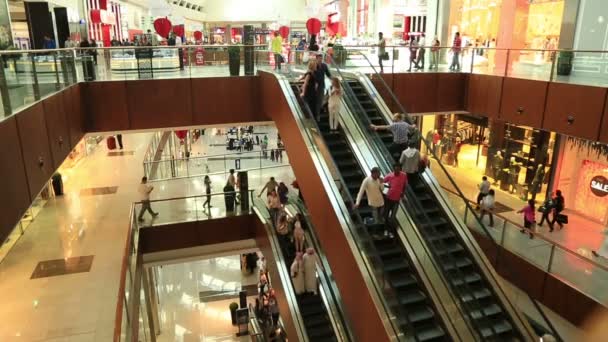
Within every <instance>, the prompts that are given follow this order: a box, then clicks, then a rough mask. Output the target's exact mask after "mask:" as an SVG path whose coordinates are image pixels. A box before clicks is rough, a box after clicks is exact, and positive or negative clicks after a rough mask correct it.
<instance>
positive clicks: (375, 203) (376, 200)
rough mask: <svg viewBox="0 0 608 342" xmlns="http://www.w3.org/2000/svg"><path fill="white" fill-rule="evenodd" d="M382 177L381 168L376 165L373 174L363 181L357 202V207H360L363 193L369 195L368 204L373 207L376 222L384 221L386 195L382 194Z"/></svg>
mask: <svg viewBox="0 0 608 342" xmlns="http://www.w3.org/2000/svg"><path fill="white" fill-rule="evenodd" d="M382 186H383V185H382V179H381V178H380V169H379V168H377V167H374V168H373V169H372V172H371V175H370V176H368V177H365V179H364V180H363V182H361V188H360V189H359V194H358V195H357V201H356V202H355V209H356V208H359V205H360V204H361V200H362V199H363V194H366V195H367V204H368V205H369V206H370V207H371V208H372V216H373V218H374V223H382V217H383V216H382V208H383V207H384V196H383V195H382Z"/></svg>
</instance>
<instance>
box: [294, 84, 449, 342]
mask: <svg viewBox="0 0 608 342" xmlns="http://www.w3.org/2000/svg"><path fill="white" fill-rule="evenodd" d="M299 86H300V85H299V84H298V83H292V84H291V87H292V91H293V92H294V94H296V96H297V95H298V94H299V93H300V92H299ZM300 104H301V105H302V106H304V107H305V105H304V104H303V103H300ZM305 112H307V111H305ZM317 128H318V131H319V134H320V135H321V136H322V137H323V139H324V141H325V144H326V146H327V149H328V151H329V153H330V155H331V157H332V158H333V161H334V163H335V166H336V168H337V170H338V172H339V174H340V176H341V182H342V184H343V185H342V186H343V188H342V195H343V198H342V199H343V201H344V202H345V205H346V207H347V208H349V213H350V216H351V219H352V221H353V222H354V224H355V226H356V228H355V229H357V230H358V233H359V234H358V235H359V236H364V237H366V240H367V241H361V242H362V244H363V245H367V246H369V247H370V248H369V251H367V252H368V253H370V254H375V256H376V257H377V258H378V259H379V260H380V264H381V268H382V269H381V272H382V273H383V277H384V279H385V285H387V286H385V289H384V291H385V292H386V293H385V296H386V298H387V303H388V305H389V306H390V309H391V311H392V312H393V313H394V314H395V315H396V316H397V322H398V325H399V329H400V330H401V331H402V332H407V333H408V334H409V336H411V338H412V339H414V340H416V341H446V340H450V339H451V337H450V336H449V334H447V332H446V329H445V327H444V324H443V322H442V319H441V318H440V316H439V315H438V313H437V310H436V307H435V306H434V303H433V301H432V300H431V298H430V297H429V294H428V292H427V290H426V288H425V286H424V285H423V284H422V282H421V280H420V278H419V275H418V274H417V271H416V269H415V268H414V267H412V260H411V259H410V258H409V255H408V253H407V251H406V249H405V248H404V246H403V245H402V244H401V243H399V242H398V240H396V239H385V238H378V236H379V235H380V233H381V232H382V231H383V230H384V226H383V225H381V224H375V223H371V221H373V220H371V217H372V212H371V208H370V207H369V206H368V205H367V202H366V200H365V199H364V200H362V202H361V205H360V206H359V208H358V209H354V207H353V204H354V201H353V198H356V196H357V193H358V192H359V187H360V184H361V181H362V180H363V179H364V178H365V177H366V176H367V172H366V170H364V169H363V168H362V166H361V165H360V164H359V162H358V161H357V158H356V157H355V154H354V152H353V150H352V149H351V145H350V143H349V141H348V140H347V137H346V133H345V132H344V130H343V129H342V127H340V128H339V130H338V131H337V132H330V130H329V123H328V114H327V112H326V111H325V110H324V111H323V113H322V114H321V117H320V120H319V122H318V123H317Z"/></svg>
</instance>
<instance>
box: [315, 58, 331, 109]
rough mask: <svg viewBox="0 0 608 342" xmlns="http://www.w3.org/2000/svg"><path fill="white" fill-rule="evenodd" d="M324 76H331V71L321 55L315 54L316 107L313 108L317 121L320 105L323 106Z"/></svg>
mask: <svg viewBox="0 0 608 342" xmlns="http://www.w3.org/2000/svg"><path fill="white" fill-rule="evenodd" d="M325 76H327V77H329V78H331V73H330V72H329V68H328V67H327V64H325V63H324V62H323V55H322V54H318V55H317V71H316V72H315V79H316V80H317V85H318V87H317V107H316V108H315V116H316V118H317V121H318V119H319V116H320V115H321V107H323V101H325Z"/></svg>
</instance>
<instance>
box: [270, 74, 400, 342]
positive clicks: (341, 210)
mask: <svg viewBox="0 0 608 342" xmlns="http://www.w3.org/2000/svg"><path fill="white" fill-rule="evenodd" d="M269 74H271V75H273V76H274V77H276V78H277V80H278V82H279V84H280V86H281V89H282V91H283V93H284V95H285V96H286V98H287V101H288V103H289V106H290V107H291V109H292V112H293V115H294V119H295V120H296V122H300V123H299V124H298V125H299V126H302V127H299V128H300V131H302V132H304V134H305V135H306V140H308V142H309V143H310V144H311V147H313V146H316V145H317V143H316V142H315V139H314V137H312V136H311V135H310V132H308V131H307V130H306V127H304V125H303V124H302V122H303V121H304V120H306V116H307V115H305V114H304V113H303V110H302V107H301V105H300V102H299V101H298V100H299V99H298V98H296V96H295V94H293V90H292V89H291V85H290V84H289V81H288V80H287V79H286V78H285V77H284V76H282V75H277V74H274V73H269ZM317 129H318V128H317ZM315 148H316V149H317V151H315V152H313V153H315V154H320V151H318V149H319V148H318V146H317V147H315ZM317 157H318V161H319V162H320V163H319V164H320V166H321V167H322V168H324V169H326V172H328V173H330V174H329V176H330V177H327V176H328V174H327V173H326V172H320V175H321V176H322V178H324V180H323V179H322V181H323V182H324V183H326V185H325V186H329V187H330V189H331V192H330V191H328V194H329V195H330V197H331V195H333V196H335V197H338V196H340V197H341V196H342V191H341V190H339V189H337V186H336V184H335V182H336V180H335V179H334V178H333V176H332V175H331V172H330V171H327V168H328V166H327V164H326V162H325V157H324V156H320V155H318V156H317ZM329 157H330V158H331V161H333V157H331V156H329ZM340 179H341V182H342V184H346V183H344V180H343V179H342V178H341V177H340ZM336 205H337V206H338V207H337V208H336V214H337V215H338V217H339V218H340V217H341V219H342V221H343V223H341V228H342V230H343V231H345V232H348V233H346V234H345V235H346V238H347V240H348V241H350V242H349V244H350V246H351V249H352V248H353V247H355V246H356V247H357V249H359V252H358V253H354V254H355V255H356V254H359V258H361V259H360V260H357V259H356V258H355V259H356V261H357V263H358V264H360V267H362V268H363V269H362V271H363V272H367V274H368V276H367V277H366V276H365V275H364V279H367V280H365V283H366V286H368V288H369V289H370V292H371V296H372V300H373V301H374V303H375V307H376V309H377V310H378V313H379V315H380V316H381V317H382V321H383V322H384V326H385V328H386V330H387V333H388V335H389V336H392V337H395V338H396V337H397V336H398V333H399V329H398V328H396V327H395V326H394V325H393V323H392V320H391V319H390V317H389V312H390V309H389V305H388V303H387V302H386V300H385V299H384V296H383V295H382V290H381V289H382V286H380V285H379V284H378V283H377V282H378V280H377V279H376V277H375V276H374V274H373V268H372V267H371V264H370V261H369V260H368V256H366V255H365V254H364V253H362V252H361V251H360V246H359V243H358V242H357V239H356V238H355V236H356V235H355V234H356V233H355V232H353V231H352V226H354V222H353V221H352V218H351V217H350V213H349V211H348V209H347V208H346V206H345V203H344V201H343V199H342V198H340V199H339V200H338V201H337V202H336ZM353 252H355V251H353ZM372 289H373V291H372Z"/></svg>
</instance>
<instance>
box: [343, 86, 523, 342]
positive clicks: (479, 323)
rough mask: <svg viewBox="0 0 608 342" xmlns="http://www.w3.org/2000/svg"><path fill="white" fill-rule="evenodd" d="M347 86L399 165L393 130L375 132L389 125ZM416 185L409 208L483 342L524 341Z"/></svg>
mask: <svg viewBox="0 0 608 342" xmlns="http://www.w3.org/2000/svg"><path fill="white" fill-rule="evenodd" d="M344 81H345V82H344V85H345V88H346V91H347V92H351V96H352V95H354V97H356V99H357V102H358V104H359V105H360V107H359V108H358V110H354V111H353V112H356V113H358V114H355V115H359V116H360V117H359V118H358V122H359V124H360V126H361V128H364V127H365V129H364V131H366V132H369V134H370V139H376V140H377V141H378V143H379V144H381V145H383V146H382V150H381V151H382V152H381V153H379V154H381V155H380V156H378V157H380V158H384V159H385V162H386V164H385V165H392V164H393V163H394V162H395V161H398V160H399V155H398V154H397V155H391V154H390V153H389V152H388V151H389V147H390V145H391V143H392V140H393V137H392V134H391V133H390V132H388V131H380V132H374V131H372V130H371V129H369V125H370V124H373V125H388V124H389V122H388V120H387V119H386V117H385V116H384V115H383V114H382V113H381V112H380V110H379V108H378V106H377V104H376V103H375V102H374V99H373V97H372V96H371V95H370V94H369V93H368V92H367V91H366V89H365V87H364V85H362V84H361V83H360V82H359V80H356V79H346V80H344ZM374 134H375V135H376V136H375V137H374V136H373V135H374ZM380 142H381V143H380ZM410 185H411V186H409V187H408V188H409V189H408V191H407V205H406V208H407V210H408V211H409V212H410V214H411V215H412V217H413V219H414V222H415V223H416V225H417V227H418V230H419V232H420V233H421V235H422V236H423V238H424V240H425V242H426V244H427V246H428V247H429V249H430V250H431V255H432V256H433V258H434V259H435V261H436V263H437V264H438V265H439V267H440V269H441V270H442V273H443V275H444V277H445V278H446V279H447V282H448V284H449V286H450V288H451V290H452V292H453V293H454V294H456V296H457V298H458V300H459V302H460V304H461V306H462V307H463V308H464V311H465V312H466V313H467V316H468V318H469V321H470V322H471V323H472V325H473V327H474V329H475V330H476V331H477V333H478V335H479V336H480V338H481V339H482V340H508V341H512V340H520V341H522V340H524V338H523V335H522V334H521V332H520V331H519V330H518V329H517V327H516V326H515V324H514V322H513V318H512V317H511V315H510V314H509V313H508V311H507V310H506V309H505V307H504V305H503V303H502V302H501V300H500V298H499V297H498V296H497V294H496V292H495V291H494V289H493V287H492V286H491V285H490V283H489V282H488V280H487V279H486V277H485V276H484V274H483V271H482V270H481V268H480V266H479V265H478V264H477V262H475V259H474V258H473V256H472V255H471V253H470V251H469V250H468V248H467V246H466V244H465V243H464V241H463V240H461V238H460V237H459V235H458V233H457V231H456V227H455V226H454V224H453V222H452V220H451V219H450V217H449V216H448V214H447V213H446V212H445V211H444V210H443V208H442V206H441V204H440V203H439V201H438V199H437V198H436V197H435V196H433V191H432V190H431V188H430V187H429V185H428V184H427V183H426V182H425V181H424V179H423V178H422V177H420V176H416V178H414V179H410Z"/></svg>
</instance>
